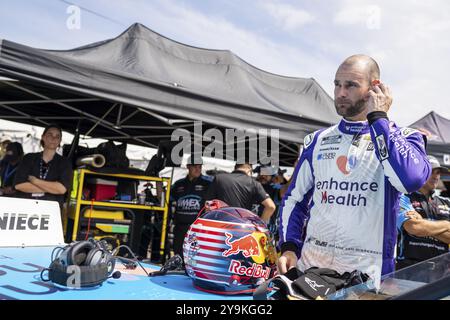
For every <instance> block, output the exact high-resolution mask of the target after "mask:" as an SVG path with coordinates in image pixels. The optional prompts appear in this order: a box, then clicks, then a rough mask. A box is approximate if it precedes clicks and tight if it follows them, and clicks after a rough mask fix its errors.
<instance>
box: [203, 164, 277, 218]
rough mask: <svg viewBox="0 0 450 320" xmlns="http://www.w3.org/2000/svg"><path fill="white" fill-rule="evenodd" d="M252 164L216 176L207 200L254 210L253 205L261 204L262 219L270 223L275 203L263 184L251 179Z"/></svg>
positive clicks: (241, 165)
mask: <svg viewBox="0 0 450 320" xmlns="http://www.w3.org/2000/svg"><path fill="white" fill-rule="evenodd" d="M252 171H253V170H252V166H251V164H248V163H245V164H237V165H236V166H235V168H234V171H233V172H232V173H221V174H218V175H216V177H215V179H214V181H213V183H212V184H211V187H210V188H209V190H208V193H207V195H206V199H207V200H213V199H217V200H222V201H223V202H225V203H226V204H228V205H229V206H230V207H238V208H244V209H247V210H252V206H253V204H255V203H256V204H261V205H262V206H264V210H263V212H262V214H261V219H262V220H264V222H266V223H268V222H269V220H270V217H271V216H272V214H273V213H274V211H275V203H274V202H273V201H272V199H270V196H269V194H268V193H267V192H266V191H265V190H264V188H263V187H262V185H261V183H259V182H258V181H256V180H255V179H253V178H252V177H251V174H252Z"/></svg>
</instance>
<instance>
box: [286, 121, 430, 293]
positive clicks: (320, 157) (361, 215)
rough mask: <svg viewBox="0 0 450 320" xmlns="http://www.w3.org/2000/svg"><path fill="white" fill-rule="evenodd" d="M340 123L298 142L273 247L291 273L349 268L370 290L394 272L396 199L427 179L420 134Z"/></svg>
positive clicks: (385, 125) (384, 125)
mask: <svg viewBox="0 0 450 320" xmlns="http://www.w3.org/2000/svg"><path fill="white" fill-rule="evenodd" d="M368 119H369V121H368V122H367V121H366V122H348V121H346V120H341V122H340V123H339V124H337V125H335V126H332V127H330V128H327V129H324V130H319V131H316V132H314V133H312V134H310V135H308V136H307V137H305V140H304V150H303V153H302V155H301V157H300V160H299V163H298V165H297V167H296V168H295V171H294V174H293V176H292V180H291V185H290V187H289V189H288V192H287V193H286V195H285V196H284V199H283V201H282V204H281V208H280V211H281V212H280V243H279V244H280V248H281V251H282V252H285V251H288V250H289V251H294V252H296V253H297V256H298V257H299V261H298V267H299V269H300V270H302V271H304V270H306V269H308V268H310V267H321V268H330V269H334V270H336V271H338V272H339V273H343V272H347V271H348V272H351V271H353V270H355V269H357V270H360V271H362V272H365V273H367V274H369V275H370V276H371V277H372V279H374V283H375V285H376V286H378V285H379V283H380V279H381V275H384V274H387V273H390V272H392V271H394V251H395V243H396V238H397V230H396V217H397V211H398V209H399V197H400V194H401V193H409V192H412V191H415V190H418V189H419V188H420V187H422V185H423V184H424V183H425V182H426V181H427V179H428V178H429V176H430V174H431V166H430V164H429V162H428V160H427V158H426V153H425V146H424V139H423V137H422V134H421V133H420V132H418V131H416V130H414V129H410V128H403V129H400V128H398V127H397V126H396V125H395V123H393V122H390V121H389V120H388V119H387V116H386V113H384V112H374V113H371V114H369V116H368Z"/></svg>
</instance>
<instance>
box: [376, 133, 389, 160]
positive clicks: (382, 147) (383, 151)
mask: <svg viewBox="0 0 450 320" xmlns="http://www.w3.org/2000/svg"><path fill="white" fill-rule="evenodd" d="M375 140H376V141H377V146H378V152H379V153H380V160H381V161H383V160H386V159H387V158H389V153H388V149H387V145H386V140H385V139H384V136H383V135H379V136H377V137H376V138H375Z"/></svg>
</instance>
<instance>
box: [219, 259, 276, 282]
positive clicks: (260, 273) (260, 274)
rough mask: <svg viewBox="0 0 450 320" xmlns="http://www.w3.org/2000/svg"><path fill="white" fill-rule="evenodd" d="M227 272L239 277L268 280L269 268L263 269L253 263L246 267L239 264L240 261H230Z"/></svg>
mask: <svg viewBox="0 0 450 320" xmlns="http://www.w3.org/2000/svg"><path fill="white" fill-rule="evenodd" d="M228 271H229V272H231V273H234V274H239V275H241V276H247V277H251V278H264V279H266V280H267V279H269V276H270V268H269V267H264V266H262V265H260V264H257V263H253V264H252V266H251V267H246V266H243V265H242V264H241V262H240V261H236V260H231V263H230V267H229V268H228Z"/></svg>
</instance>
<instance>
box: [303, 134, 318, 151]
mask: <svg viewBox="0 0 450 320" xmlns="http://www.w3.org/2000/svg"><path fill="white" fill-rule="evenodd" d="M315 134H316V133H315V132H313V133H310V134H308V135H307V136H306V137H305V139H303V145H304V146H305V149H306V148H308V147H309V146H310V145H311V143H312V142H313V140H314V136H315Z"/></svg>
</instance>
